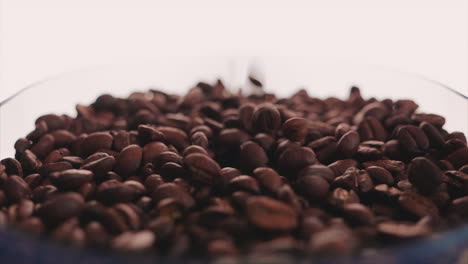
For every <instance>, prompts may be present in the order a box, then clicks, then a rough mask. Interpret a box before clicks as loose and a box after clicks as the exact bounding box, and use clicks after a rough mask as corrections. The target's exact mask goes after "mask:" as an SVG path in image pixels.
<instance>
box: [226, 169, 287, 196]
mask: <svg viewBox="0 0 468 264" xmlns="http://www.w3.org/2000/svg"><path fill="white" fill-rule="evenodd" d="M224 169H225V168H223V170H224ZM253 173H254V176H255V178H256V179H257V181H258V182H259V183H260V186H262V188H264V189H266V190H267V191H268V192H270V193H276V192H277V191H278V190H279V188H280V187H281V185H282V181H281V177H280V176H279V175H278V173H277V172H276V171H275V170H273V169H271V168H267V167H259V168H256V169H255V170H254V171H253Z"/></svg>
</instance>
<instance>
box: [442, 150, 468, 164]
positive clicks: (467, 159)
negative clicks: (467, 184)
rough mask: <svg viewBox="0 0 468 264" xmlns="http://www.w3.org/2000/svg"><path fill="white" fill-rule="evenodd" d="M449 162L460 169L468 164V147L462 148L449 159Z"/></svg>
mask: <svg viewBox="0 0 468 264" xmlns="http://www.w3.org/2000/svg"><path fill="white" fill-rule="evenodd" d="M447 160H448V161H450V163H452V164H453V166H454V167H455V168H456V169H458V168H460V167H462V166H464V165H467V164H468V147H464V148H460V149H458V150H457V151H455V152H453V153H452V154H450V155H449V156H448V157H447Z"/></svg>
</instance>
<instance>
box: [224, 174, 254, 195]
mask: <svg viewBox="0 0 468 264" xmlns="http://www.w3.org/2000/svg"><path fill="white" fill-rule="evenodd" d="M229 188H230V189H231V190H232V191H233V192H235V191H246V192H250V193H254V194H255V193H259V192H260V187H259V186H258V182H257V180H255V178H253V177H250V176H248V175H239V176H237V177H235V178H233V179H232V180H231V181H230V182H229Z"/></svg>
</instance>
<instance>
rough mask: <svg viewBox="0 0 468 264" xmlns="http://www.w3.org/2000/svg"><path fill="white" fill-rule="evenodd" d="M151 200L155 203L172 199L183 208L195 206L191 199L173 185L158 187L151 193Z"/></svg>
mask: <svg viewBox="0 0 468 264" xmlns="http://www.w3.org/2000/svg"><path fill="white" fill-rule="evenodd" d="M152 198H153V200H154V201H156V202H159V201H162V200H163V199H166V198H172V199H175V200H176V201H178V202H179V203H181V204H182V205H184V207H185V208H190V207H192V206H193V205H194V204H195V201H194V199H193V197H192V196H191V195H190V194H189V193H187V192H186V191H185V190H184V189H182V188H181V187H179V186H177V184H175V183H163V184H161V185H159V186H158V187H157V188H156V189H155V190H154V191H153V193H152Z"/></svg>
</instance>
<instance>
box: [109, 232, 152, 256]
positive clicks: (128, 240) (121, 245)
mask: <svg viewBox="0 0 468 264" xmlns="http://www.w3.org/2000/svg"><path fill="white" fill-rule="evenodd" d="M155 240H156V236H155V235H154V234H153V232H151V231H148V230H145V231H139V232H124V233H122V234H120V235H119V236H117V237H115V238H114V239H113V240H112V242H111V244H112V247H113V248H116V249H120V250H124V251H141V250H146V249H149V248H150V247H152V246H153V244H154V242H155Z"/></svg>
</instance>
